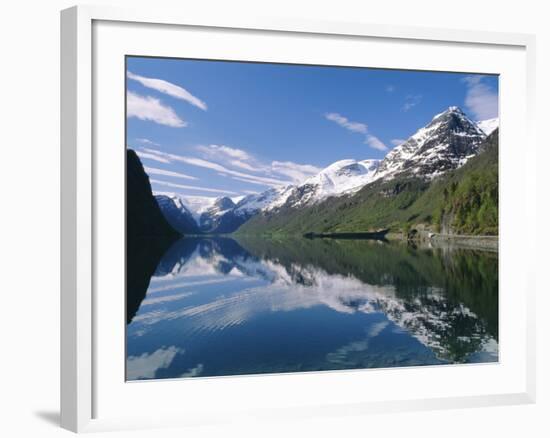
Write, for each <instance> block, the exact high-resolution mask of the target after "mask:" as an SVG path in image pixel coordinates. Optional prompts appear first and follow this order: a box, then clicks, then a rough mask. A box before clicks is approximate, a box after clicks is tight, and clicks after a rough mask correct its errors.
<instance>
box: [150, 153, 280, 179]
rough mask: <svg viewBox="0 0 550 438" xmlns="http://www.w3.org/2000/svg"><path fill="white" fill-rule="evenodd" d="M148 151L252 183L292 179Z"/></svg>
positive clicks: (200, 159)
mask: <svg viewBox="0 0 550 438" xmlns="http://www.w3.org/2000/svg"><path fill="white" fill-rule="evenodd" d="M145 151H146V152H149V153H153V154H156V155H159V156H160V157H163V158H166V159H168V160H173V161H178V162H181V163H185V164H189V165H191V166H197V167H202V168H205V169H210V170H214V171H216V172H218V173H221V174H225V175H229V176H235V177H240V178H245V179H247V182H250V183H252V184H259V185H264V186H269V187H280V186H284V185H288V184H289V183H290V181H288V180H282V179H277V178H271V177H265V176H258V175H251V174H249V173H244V172H241V171H237V170H233V169H229V168H227V167H226V166H222V165H221V164H218V163H215V162H213V161H209V160H205V159H202V158H196V157H188V156H183V155H176V154H169V153H166V152H161V151H157V150H154V149H145Z"/></svg>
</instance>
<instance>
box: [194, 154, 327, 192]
mask: <svg viewBox="0 0 550 438" xmlns="http://www.w3.org/2000/svg"><path fill="white" fill-rule="evenodd" d="M197 149H198V150H199V151H201V152H202V153H203V154H204V155H205V156H208V157H210V158H211V159H213V160H214V161H218V162H222V163H223V164H224V165H226V166H232V167H237V168H240V169H244V170H247V171H249V172H255V173H258V172H260V173H263V174H264V175H265V176H267V177H279V176H281V175H282V176H284V177H285V178H290V180H291V181H286V183H287V184H288V183H290V182H292V183H295V184H299V183H302V182H303V181H304V180H306V179H307V178H309V177H310V176H312V175H315V174H317V173H319V172H320V171H321V169H320V168H318V167H316V166H312V165H310V164H298V163H294V162H292V161H272V162H271V164H268V163H264V162H262V161H260V160H259V159H257V158H256V157H254V156H253V155H252V154H250V153H248V152H246V151H244V150H242V149H238V148H233V147H230V146H225V145H214V144H213V145H209V146H197ZM233 178H234V179H237V180H240V181H245V182H252V181H251V180H250V178H249V177H243V176H242V175H237V176H235V175H234V176H233Z"/></svg>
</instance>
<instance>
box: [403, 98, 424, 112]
mask: <svg viewBox="0 0 550 438" xmlns="http://www.w3.org/2000/svg"><path fill="white" fill-rule="evenodd" d="M421 101H422V95H421V94H409V95H408V96H407V97H405V102H404V103H403V106H401V111H405V112H406V111H409V110H410V109H412V108H414V107H415V106H416V105H418V104H419V103H420V102H421Z"/></svg>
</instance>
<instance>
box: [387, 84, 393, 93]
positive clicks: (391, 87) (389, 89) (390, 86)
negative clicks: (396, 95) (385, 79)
mask: <svg viewBox="0 0 550 438" xmlns="http://www.w3.org/2000/svg"><path fill="white" fill-rule="evenodd" d="M394 91H395V85H386V92H387V93H393V92H394Z"/></svg>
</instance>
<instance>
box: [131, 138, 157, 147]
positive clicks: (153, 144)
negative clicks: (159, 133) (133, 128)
mask: <svg viewBox="0 0 550 438" xmlns="http://www.w3.org/2000/svg"><path fill="white" fill-rule="evenodd" d="M136 141H137V142H138V143H141V144H146V145H149V146H160V144H158V143H155V142H154V141H152V140H149V139H148V138H136Z"/></svg>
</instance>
